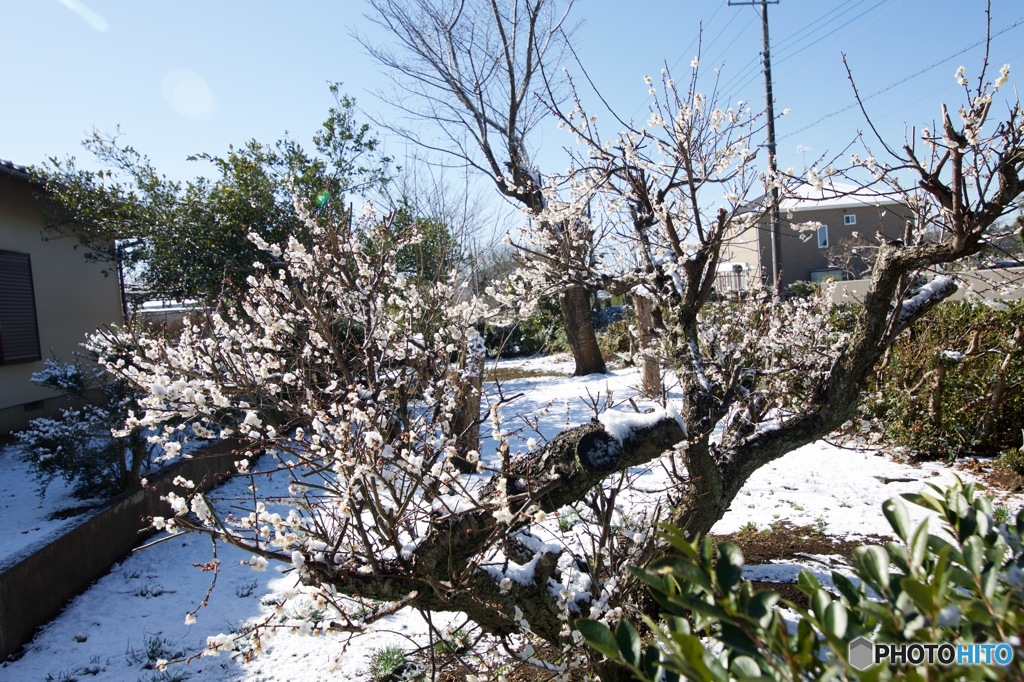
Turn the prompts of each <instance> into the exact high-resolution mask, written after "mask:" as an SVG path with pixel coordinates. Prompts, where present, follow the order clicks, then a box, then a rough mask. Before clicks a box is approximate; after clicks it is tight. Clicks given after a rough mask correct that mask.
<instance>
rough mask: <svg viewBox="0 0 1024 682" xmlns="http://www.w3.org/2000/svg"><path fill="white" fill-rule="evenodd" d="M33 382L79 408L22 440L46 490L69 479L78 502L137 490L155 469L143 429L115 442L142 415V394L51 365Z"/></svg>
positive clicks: (74, 367)
mask: <svg viewBox="0 0 1024 682" xmlns="http://www.w3.org/2000/svg"><path fill="white" fill-rule="evenodd" d="M32 382H33V383H35V384H37V385H39V386H42V387H44V388H47V389H50V390H52V391H56V392H58V393H60V394H62V395H63V396H65V397H66V398H67V399H69V400H70V401H72V402H73V403H75V404H77V405H80V407H78V408H75V409H70V408H69V409H65V410H63V411H62V415H61V416H60V417H59V418H56V419H51V418H49V417H40V418H39V419H34V420H32V422H31V423H30V424H29V426H28V428H27V429H25V430H24V431H21V432H19V433H18V434H17V438H18V440H19V441H20V442H21V443H22V445H23V448H22V451H23V453H24V455H23V458H24V460H25V461H26V462H28V463H29V465H30V466H31V467H32V469H33V471H34V473H35V478H36V481H37V482H38V484H39V487H40V490H45V489H46V486H48V485H49V484H50V482H51V481H53V480H54V479H57V478H63V479H64V480H65V481H67V482H68V483H70V484H72V486H73V494H74V496H75V497H78V498H81V499H85V498H93V497H109V496H111V495H114V494H116V493H119V492H121V491H123V490H127V489H128V488H131V487H134V486H137V485H138V483H139V477H140V475H141V474H142V473H143V472H144V471H146V470H147V469H148V468H149V465H150V446H149V444H148V443H147V442H146V439H145V437H144V435H143V433H142V429H141V428H135V429H132V430H130V431H129V432H128V433H127V434H126V435H124V436H117V437H114V436H111V431H112V430H117V431H120V430H121V429H123V427H124V423H125V420H126V419H127V418H128V415H129V413H130V412H131V411H132V410H134V409H137V407H136V403H135V397H136V394H135V392H134V390H133V389H132V388H131V387H130V386H129V385H128V383H127V382H125V381H110V377H109V376H108V375H107V374H106V373H105V372H104V371H103V370H101V369H97V368H91V369H90V368H89V367H88V366H86V365H85V364H82V363H80V362H75V363H73V364H61V363H59V362H57V361H56V360H52V359H51V360H47V361H46V362H45V363H44V366H43V370H42V371H40V372H36V373H34V374H33V375H32Z"/></svg>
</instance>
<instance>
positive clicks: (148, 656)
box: [125, 633, 185, 670]
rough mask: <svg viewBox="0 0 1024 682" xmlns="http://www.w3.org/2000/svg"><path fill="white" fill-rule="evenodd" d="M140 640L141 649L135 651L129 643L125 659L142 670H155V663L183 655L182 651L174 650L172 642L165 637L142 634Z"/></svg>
mask: <svg viewBox="0 0 1024 682" xmlns="http://www.w3.org/2000/svg"><path fill="white" fill-rule="evenodd" d="M142 638H143V639H142V641H143V646H142V649H135V648H134V647H132V645H131V644H130V643H129V644H128V649H127V650H126V651H125V658H126V659H127V660H128V663H129V664H131V665H138V666H142V669H143V670H155V669H156V663H157V661H160V660H164V661H169V660H173V659H175V658H181V657H183V656H184V655H185V652H184V650H182V649H178V648H176V647H175V644H174V642H172V641H171V640H169V639H167V638H165V637H158V636H156V635H153V636H150V635H147V634H145V633H143V635H142Z"/></svg>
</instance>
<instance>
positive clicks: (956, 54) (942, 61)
mask: <svg viewBox="0 0 1024 682" xmlns="http://www.w3.org/2000/svg"><path fill="white" fill-rule="evenodd" d="M1021 24H1024V17H1020V18H1018V19H1017V20H1016V21H1014V22H1013V23H1012V24H1010V25H1009V26H1004V27H1003V28H1001V29H999V30H998V31H996V32H995V33H993V34H992V35H991V36H988V37H986V38H982V39H981V40H977V41H975V42H973V43H971V44H970V45H966V46H965V47H963V48H961V49H959V50H957V51H956V52H953V53H952V54H949V55H947V56H945V57H943V58H941V59H938V60H936V61H934V62H932V63H931V64H929V65H928V66H925V67H924V68H922V69H919V70H917V71H915V72H914V73H912V74H910V75H908V76H904V77H903V78H900V79H899V80H896V81H894V82H892V83H890V84H889V85H887V86H885V87H884V88H881V89H879V90H875V91H874V92H872V93H871V94H869V95H866V96H864V97H862V98H861V100H860V101H861V102H867V101H868V100H871V99H874V98H875V97H878V96H879V95H881V94H883V93H886V92H888V91H890V90H892V89H893V88H895V87H897V86H900V85H903V84H904V83H906V82H907V81H910V80H913V79H914V78H917V77H918V76H920V75H923V74H925V73H927V72H929V71H931V70H932V69H936V68H938V67H940V66H942V65H943V64H945V63H946V62H948V61H949V60H951V59H953V58H955V57H959V56H960V55H962V54H964V53H965V52H969V51H970V50H973V49H974V48H976V47H978V46H979V45H983V44H984V43H985V41H986V40H991V39H993V38H996V37H998V36H1001V35H1003V34H1004V33H1006V32H1007V31H1011V30H1013V29H1015V28H1017V27H1018V26H1020V25H1021ZM856 106H858V104H857V102H856V101H854V102H851V103H850V104H848V105H847V106H845V107H842V108H840V109H836V110H835V111H833V112H831V113H829V114H825V115H824V116H822V117H821V118H819V119H818V120H817V121H815V122H814V123H810V124H808V125H806V126H804V127H803V128H800V129H798V130H794V131H793V132H791V133H786V134H785V135H780V136H778V137H777V138H776V139H777V140H784V139H786V138H787V137H792V136H793V135H797V134H799V133H802V132H804V131H806V130H810V129H811V128H813V127H814V126H816V125H818V124H819V123H821V122H822V121H827V120H828V119H830V118H835V117H836V116H838V115H839V114H842V113H845V112H847V111H849V110H850V109H853V108H854V107H856Z"/></svg>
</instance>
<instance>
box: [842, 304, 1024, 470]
mask: <svg viewBox="0 0 1024 682" xmlns="http://www.w3.org/2000/svg"><path fill="white" fill-rule="evenodd" d="M1022 325H1024V304H1021V303H1020V302H1012V303H1009V304H1008V305H1007V306H1005V307H1003V308H1002V309H999V310H994V309H992V308H990V307H988V306H984V305H976V304H971V303H967V302H963V301H957V302H947V303H944V304H942V305H941V306H938V307H937V308H936V309H935V310H934V311H932V312H931V313H929V314H928V315H927V316H926V317H924V318H923V319H922V320H920V321H919V322H918V323H917V324H916V325H915V328H914V330H913V331H911V332H909V333H908V334H905V335H904V336H903V337H902V338H900V339H899V340H898V341H897V342H896V344H895V345H894V346H893V347H892V348H891V349H890V350H889V354H888V357H887V359H886V360H885V361H884V363H883V366H882V369H881V371H880V376H879V378H878V380H877V381H876V385H875V386H874V387H873V389H872V390H870V391H869V392H867V394H866V395H865V397H864V399H863V402H862V406H863V409H864V411H865V413H866V415H867V416H868V417H869V418H873V419H876V420H878V422H879V423H880V425H881V427H882V430H883V433H884V437H885V439H886V440H887V441H888V442H890V443H893V444H898V445H904V446H907V447H909V448H911V449H912V450H914V451H915V452H916V453H918V454H919V455H921V456H925V457H941V458H952V457H956V456H957V455H959V454H964V453H982V454H993V453H997V452H1000V451H1004V450H1007V449H1010V448H1014V447H1017V446H1019V445H1020V444H1021V425H1022V424H1024V390H1022V389H1024V347H1022V345H1021V344H1017V345H1016V347H1015V346H1014V342H1013V339H1014V335H1015V333H1016V330H1017V329H1018V328H1020V327H1021V326H1022ZM944 351H954V352H955V353H957V354H960V355H962V358H960V359H957V358H959V357H960V356H959V355H954V354H950V353H944ZM1007 355H1009V357H1008V358H1007ZM1004 363H1006V364H1005V365H1004ZM940 365H945V366H944V367H942V368H940ZM940 371H941V372H943V373H944V376H943V377H942V381H941V393H940V394H936V382H937V379H938V376H939V372H940ZM1000 379H1002V380H1003V382H1004V391H1005V392H1004V395H1003V398H1002V400H1001V402H1000V404H999V406H998V409H997V411H995V412H994V413H993V411H992V396H993V392H994V390H995V387H996V384H997V382H998V381H999V380H1000ZM936 395H940V396H941V398H940V400H939V403H938V407H939V409H938V410H936V409H935V405H934V403H933V401H934V400H935V398H934V397H933V396H936ZM986 427H987V428H986Z"/></svg>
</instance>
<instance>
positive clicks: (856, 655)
mask: <svg viewBox="0 0 1024 682" xmlns="http://www.w3.org/2000/svg"><path fill="white" fill-rule="evenodd" d="M849 658H850V665H852V666H853V667H854V668H856V669H857V670H864V669H865V668H867V667H868V666H870V665H872V664H873V663H874V662H875V643H874V642H872V641H871V640H870V639H868V638H866V637H858V638H857V639H855V640H853V641H852V642H850V649H849Z"/></svg>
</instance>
